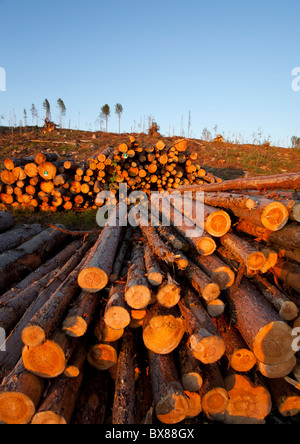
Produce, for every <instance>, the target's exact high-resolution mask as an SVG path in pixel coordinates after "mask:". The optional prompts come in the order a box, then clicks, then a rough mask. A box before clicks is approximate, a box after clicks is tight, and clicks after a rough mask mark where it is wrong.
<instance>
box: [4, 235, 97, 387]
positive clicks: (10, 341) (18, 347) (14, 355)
mask: <svg viewBox="0 0 300 444" xmlns="http://www.w3.org/2000/svg"><path fill="white" fill-rule="evenodd" d="M74 245H75V246H76V244H73V246H74ZM89 246H90V244H89V243H86V244H84V245H83V246H82V247H81V248H79V249H78V251H76V252H73V255H72V256H71V258H70V259H69V260H68V261H67V262H66V263H65V265H63V266H62V269H61V270H59V272H58V273H57V274H56V275H55V276H54V277H53V279H52V281H51V282H49V285H48V286H47V287H46V288H45V289H44V290H43V291H42V292H41V293H40V294H39V297H38V298H37V299H36V300H35V301H34V302H33V303H32V304H31V305H30V307H29V308H28V309H27V311H26V313H24V316H23V317H22V318H21V319H20V321H19V323H18V324H17V326H16V327H15V328H14V330H13V331H12V332H11V334H10V335H9V336H8V338H7V340H6V352H5V353H1V354H0V365H1V370H0V379H1V377H4V376H6V375H7V374H8V373H9V372H10V371H11V370H12V369H13V367H14V366H15V365H16V363H17V362H18V360H19V357H20V355H21V352H22V340H21V333H22V331H23V329H24V328H25V327H26V326H27V324H28V323H29V322H30V320H31V319H32V317H33V316H34V315H35V314H36V313H37V312H38V310H40V309H41V308H42V307H43V305H44V304H45V303H46V302H47V301H48V299H49V298H50V297H51V295H52V294H53V293H54V292H55V291H56V290H57V289H58V288H59V286H60V285H61V284H62V282H64V280H65V279H67V277H68V276H69V275H70V273H71V272H72V271H73V270H74V268H75V267H76V266H77V265H78V263H79V262H80V261H81V260H82V258H83V256H84V254H85V253H86V251H87V250H88V248H89Z"/></svg>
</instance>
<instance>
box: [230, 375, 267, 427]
mask: <svg viewBox="0 0 300 444" xmlns="http://www.w3.org/2000/svg"><path fill="white" fill-rule="evenodd" d="M225 386H226V390H227V392H228V395H229V402H228V405H227V408H226V412H225V415H224V417H223V420H222V422H224V423H225V424H264V423H265V418H266V417H267V416H268V415H269V414H270V413H271V410H272V399H271V395H270V392H269V391H268V389H267V388H266V387H265V385H263V384H261V383H260V382H252V381H251V380H250V379H249V378H248V377H247V376H245V375H239V374H232V375H230V376H227V377H226V378H225Z"/></svg>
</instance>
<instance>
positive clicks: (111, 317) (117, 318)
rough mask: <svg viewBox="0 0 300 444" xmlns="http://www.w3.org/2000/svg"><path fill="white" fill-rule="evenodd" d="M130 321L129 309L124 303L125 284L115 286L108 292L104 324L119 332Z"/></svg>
mask: <svg viewBox="0 0 300 444" xmlns="http://www.w3.org/2000/svg"><path fill="white" fill-rule="evenodd" d="M130 321H131V316H130V308H129V306H128V305H127V303H126V302H125V283H120V284H116V285H115V286H113V287H112V288H111V290H110V292H109V296H108V301H107V303H106V307H105V312H104V322H105V324H106V325H107V326H108V327H110V328H111V329H114V330H121V329H125V328H126V327H127V326H128V325H129V324H130Z"/></svg>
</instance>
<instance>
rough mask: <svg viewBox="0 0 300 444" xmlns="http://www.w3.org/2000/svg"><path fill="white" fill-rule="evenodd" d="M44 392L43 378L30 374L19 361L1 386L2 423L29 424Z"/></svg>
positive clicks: (0, 420) (0, 415) (0, 414)
mask: <svg viewBox="0 0 300 444" xmlns="http://www.w3.org/2000/svg"><path fill="white" fill-rule="evenodd" d="M43 390H44V382H43V380H42V379H41V378H39V377H37V376H35V375H33V374H32V373H29V372H28V371H27V370H26V369H25V368H24V366H23V362H22V359H20V360H19V362H18V364H17V365H16V367H15V368H14V369H13V371H12V372H11V373H10V374H9V375H8V376H7V378H6V379H4V381H3V382H2V385H1V386H0V423H2V424H3V423H4V424H23V425H24V424H28V423H29V422H30V421H31V419H32V417H33V415H34V414H35V412H36V408H37V406H38V404H39V402H40V400H41V397H42V393H43Z"/></svg>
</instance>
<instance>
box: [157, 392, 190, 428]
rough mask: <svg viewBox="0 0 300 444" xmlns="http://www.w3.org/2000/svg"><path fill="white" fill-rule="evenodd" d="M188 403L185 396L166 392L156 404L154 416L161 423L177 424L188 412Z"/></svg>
mask: <svg viewBox="0 0 300 444" xmlns="http://www.w3.org/2000/svg"><path fill="white" fill-rule="evenodd" d="M188 410H189V405H188V401H187V398H186V396H183V395H182V394H175V393H172V394H168V395H166V396H165V397H164V398H162V399H161V400H160V401H159V402H158V404H157V405H156V416H157V418H158V420H159V421H160V422H162V423H163V424H178V423H179V422H181V421H183V420H184V419H185V418H186V416H187V413H188Z"/></svg>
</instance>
